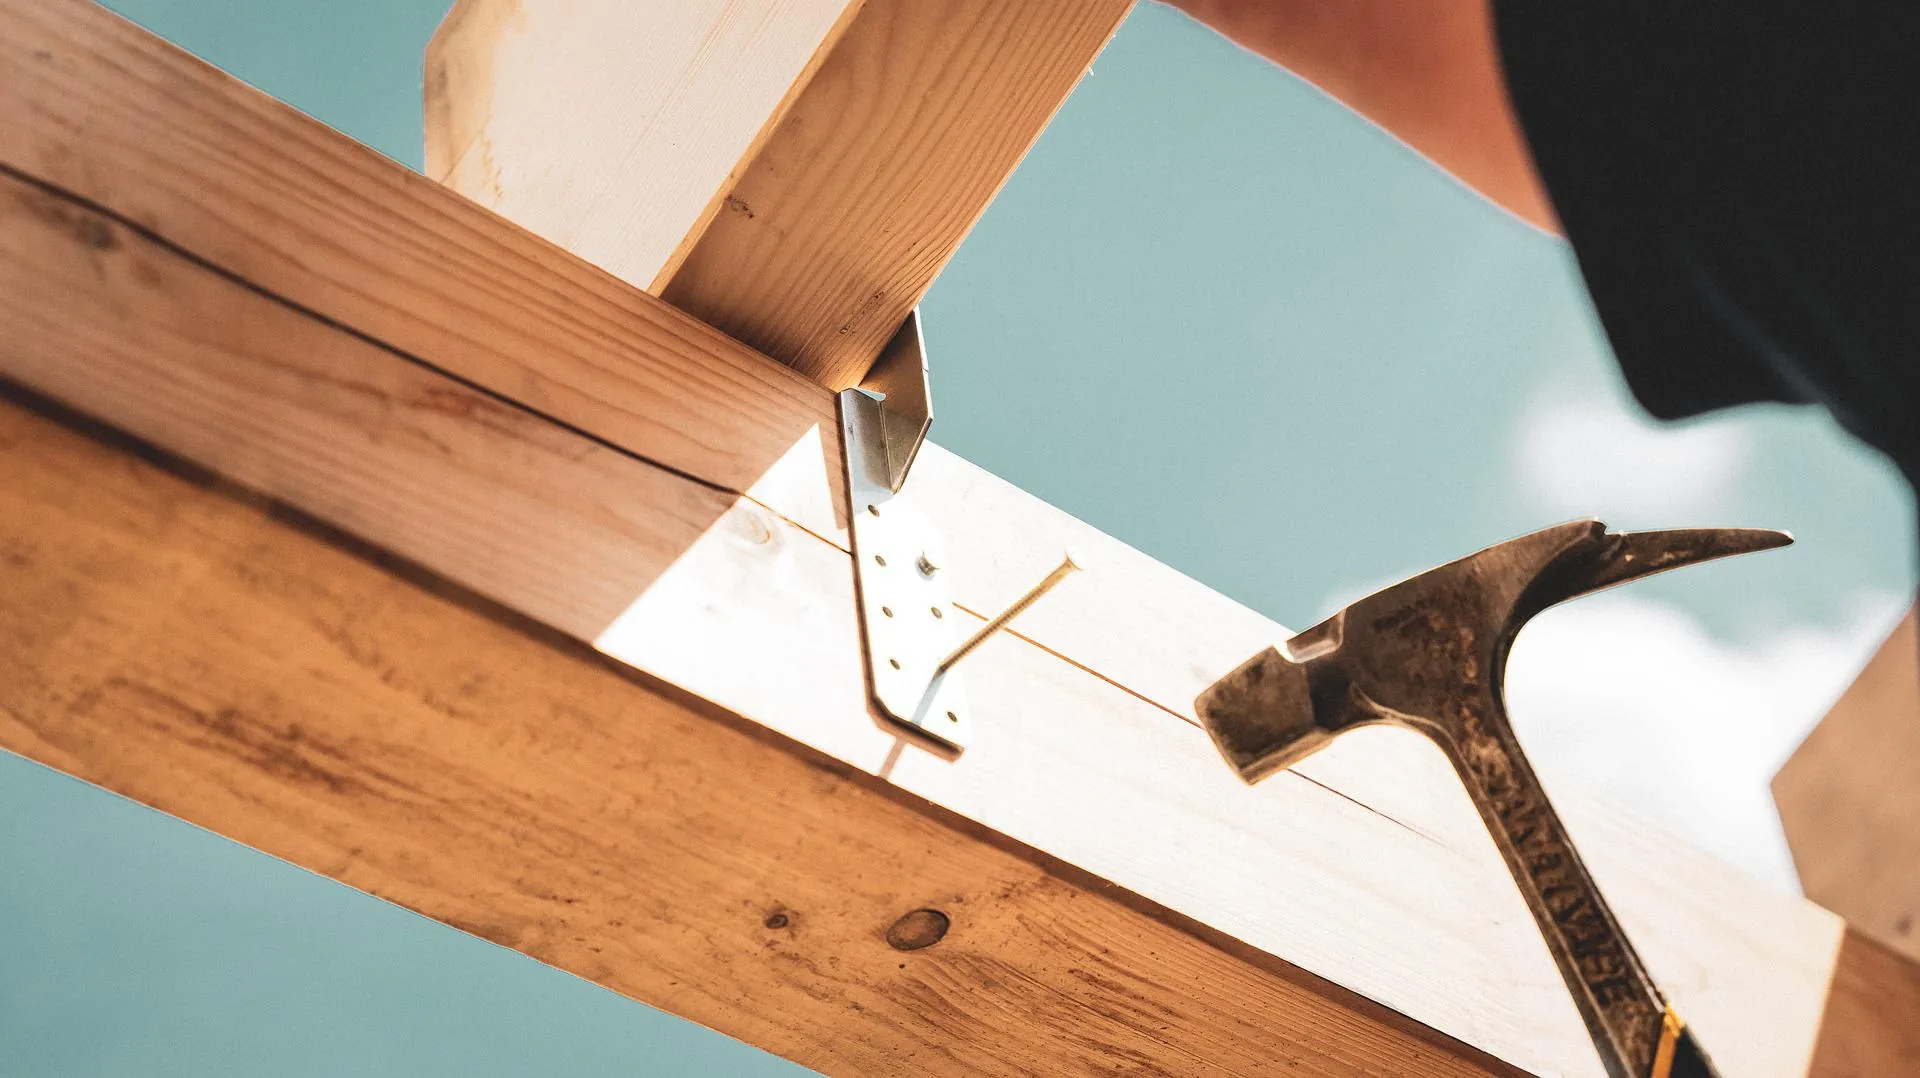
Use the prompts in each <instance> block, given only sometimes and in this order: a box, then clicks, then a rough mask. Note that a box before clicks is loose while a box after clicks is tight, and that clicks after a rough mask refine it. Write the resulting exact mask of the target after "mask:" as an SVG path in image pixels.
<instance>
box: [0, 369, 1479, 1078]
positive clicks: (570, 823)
mask: <svg viewBox="0 0 1920 1078" xmlns="http://www.w3.org/2000/svg"><path fill="white" fill-rule="evenodd" d="M0 552H4V558H5V560H4V563H0V564H4V570H3V571H0V579H3V580H4V581H5V586H4V587H0V641H4V644H5V646H4V647H0V746H5V747H6V748H8V749H11V750H13V751H15V752H19V753H22V754H24V755H26V756H28V757H30V758H32V759H35V760H38V761H40V762H42V763H44V764H47V765H49V766H52V767H57V768H59V769H60V770H62V771H66V772H68V773H70V774H73V775H77V776H79V777H81V778H84V779H87V780H89V781H92V782H95V783H99V784H101V785H103V786H105V787H107V788H109V789H112V790H115V791H118V792H120V793H122V794H125V795H126V796H128V797H131V798H134V799H135V800H138V801H141V802H143V803H145V804H148V805H151V806H153V807H155V808H158V809H161V810H162V811H165V812H169V813H172V814H174V815H176V816H179V817H181V818H183V819H185V820H188V821H190V822H192V823H195V824H199V825H201V826H203V827H207V828H210V829H212V830H214V831H217V832H220V833H221V834H224V835H227V836H229V837H231V838H234V839H237V840H239V841H241V842H245V843H247V844H249V845H251V846H254V847H256V848H259V849H262V850H265V851H266V852H268V853H271V854H274V855H276V856H279V857H283V858H286V859H287V860H289V861H292V862H294V863H295V864H298V865H302V866H304V867H306V868H309V869H312V870H314V871H315V872H319V873H322V874H324V875H327V876H330V877H332V878H334V879H337V880H340V881H341V882H343V883H346V884H349V885H351V886H354V887H357V888H360V889H362V890H364V891H367V892H369V893H371V894H373V895H377V896H379V897H381V898H385V899H388V900H390V901H393V902H398V903H400V904H401V905H403V906H406V907H408V908H410V909H413V910H416V911H418V912H420V913H423V914H425V915H427V916H429V917H432V918H435V919H436V920H440V921H445V922H446V923H448V924H451V925H454V926H455V927H458V928H461V929H464V930H466V931H469V932H472V933H474V934H476V935H479V936H482V937H485V938H486V939H489V940H492V941H493V942H495V943H498V944H501V945H502V946H506V947H511V948H514V949H515V950H518V951H522V952H525V953H526V954H529V955H531V956H533V957H535V958H538V959H540V960H542V961H545V962H549V963H552V964H554V965H556V966H559V967H561V968H563V969H566V970H570V971H572V972H574V973H577V974H579V975H581V976H583V977H587V978H589V979H591V980H594V981H597V982H599V983H600V984H603V985H605V986H606V987H608V988H611V989H614V990H615V991H619V992H622V993H625V994H627V995H629V996H632V997H634V998H636V999H641V1000H645V1001H647V1002H650V1003H653V1004H655V1005H657V1006H660V1007H664V1008H666V1009H668V1010H671V1011H673V1012H675V1013H677V1014H681V1015H684V1016H686V1017H688V1018H692V1019H694V1020H695V1021H699V1022H702V1023H704V1024H706V1025H708V1026H711V1027H713V1028H715V1029H718V1030H720V1031H722V1032H724V1033H728V1034H731V1035H732V1036H735V1037H738V1038H741V1039H742V1040H746V1041H749V1042H752V1043H754V1044H757V1045H760V1046H761V1047H764V1048H766V1049H768V1050H770V1051H773V1052H776V1053H779V1054H780V1055H783V1056H786V1057H788V1058H790V1059H793V1060H795V1061H797V1062H800V1063H804V1064H806V1065H808V1066H810V1067H815V1068H818V1069H821V1070H823V1071H825V1072H827V1073H834V1074H902V1073H909V1072H911V1073H916V1074H980V1073H987V1074H1012V1073H1022V1074H1069V1073H1084V1072H1086V1071H1088V1070H1090V1069H1093V1070H1118V1069H1128V1068H1130V1069H1136V1070H1142V1071H1145V1072H1148V1073H1208V1074H1246V1073H1254V1072H1260V1071H1264V1070H1266V1069H1270V1068H1275V1067H1284V1068H1288V1071H1289V1073H1295V1074H1313V1075H1361V1074H1378V1073H1382V1072H1383V1071H1384V1072H1387V1073H1394V1074H1422V1075H1450V1076H1464V1075H1481V1074H1489V1073H1505V1072H1506V1069H1505V1068H1503V1067H1500V1066H1498V1065H1497V1064H1493V1063H1492V1062H1491V1061H1489V1060H1487V1059H1485V1057H1482V1056H1480V1055H1479V1054H1478V1053H1475V1052H1472V1051H1470V1050H1462V1049H1460V1048H1459V1047H1458V1046H1452V1047H1449V1046H1447V1045H1446V1044H1445V1043H1444V1041H1443V1039H1441V1038H1438V1037H1437V1036H1435V1035H1434V1034H1432V1033H1431V1032H1428V1031H1422V1030H1418V1029H1413V1028H1410V1023H1406V1022H1405V1021H1404V1020H1401V1019H1398V1018H1397V1016H1394V1015H1392V1014H1391V1013H1390V1012H1387V1011H1385V1010H1384V1008H1380V1007H1378V1006H1373V1005H1369V1004H1367V1003H1365V1002H1364V1001H1360V1000H1357V999H1353V998H1351V997H1346V996H1343V994H1342V993H1339V992H1338V991H1330V990H1329V988H1328V986H1326V985H1324V984H1318V983H1316V982H1315V980H1314V979H1313V978H1311V977H1307V976H1305V975H1303V974H1301V973H1299V971H1297V970H1291V969H1289V968H1287V967H1286V966H1285V965H1284V964H1283V963H1270V962H1249V961H1246V960H1244V958H1243V957H1242V956H1237V955H1235V954H1233V953H1231V952H1229V951H1227V950H1223V949H1221V948H1219V947H1217V946H1215V945H1213V944H1212V943H1209V942H1207V941H1206V940H1205V939H1204V938H1202V937H1200V936H1196V935H1195V934H1194V933H1193V932H1190V931H1188V930H1186V929H1184V928H1182V927H1179V926H1178V925H1177V919H1174V918H1169V917H1167V916H1166V915H1165V913H1164V912H1163V911H1157V910H1153V909H1150V908H1139V907H1138V906H1137V905H1135V904H1130V902H1129V900H1128V899H1127V896H1124V895H1119V894H1116V893H1113V892H1111V891H1110V890H1108V889H1105V888H1101V887H1098V886H1089V884H1088V881H1086V880H1084V879H1083V878H1080V877H1078V876H1077V875H1075V874H1074V873H1072V872H1071V870H1069V869H1065V868H1064V867H1063V866H1059V865H1057V864H1054V863H1052V862H1050V861H1049V860H1048V859H1047V858H1045V857H1042V856H1039V855H1038V854H1036V853H1035V852H1034V851H1031V850H1021V849H1018V848H1008V847H1007V846H1006V845H1005V844H1002V843H998V842H996V841H995V840H994V837H993V836H992V835H990V834H987V833H983V832H981V831H979V830H978V829H972V828H966V827H962V826H956V825H955V822H954V821H952V820H951V819H947V818H943V817H942V816H940V815H939V814H937V813H934V814H929V813H927V812H926V811H924V809H923V808H920V807H916V806H913V805H910V804H906V803H903V801H902V800H901V799H900V798H898V797H897V795H894V794H892V793H891V792H890V791H889V790H888V789H887V788H886V787H885V785H884V784H882V783H879V782H877V781H875V780H872V779H869V778H866V777H864V776H861V775H859V774H857V773H851V772H849V771H848V770H847V769H846V768H844V767H842V766H839V765H837V764H836V763H835V762H834V761H832V760H830V759H828V758H827V757H824V756H821V755H819V754H817V753H809V752H796V751H794V749H793V747H792V746H790V745H781V744H775V743H773V741H771V740H770V739H769V738H767V737H766V736H765V734H764V733H763V732H760V731H759V728H758V727H755V726H753V725H752V724H743V723H741V722H739V721H738V720H729V719H727V718H726V717H724V716H721V715H718V714H716V713H715V712H714V710H713V709H711V708H707V707H703V706H701V705H700V704H699V703H698V702H697V701H692V700H690V699H688V698H686V697H685V696H684V695H682V694H677V693H674V692H671V691H668V690H665V689H663V688H662V687H660V686H658V685H654V684H650V683H647V682H644V681H635V680H633V679H632V678H630V677H623V676H621V675H620V673H618V672H617V671H616V669H615V668H614V667H613V666H612V664H609V663H607V662H606V661H604V660H598V659H597V657H596V656H594V655H593V654H592V653H591V652H590V651H589V650H587V649H585V648H582V647H579V646H577V645H571V644H570V643H568V642H565V641H563V640H560V639H558V638H556V637H555V636H554V634H552V633H550V632H541V631H539V630H537V629H534V628H532V627H531V626H529V625H527V624H526V623H524V621H522V620H520V619H516V618H514V617H512V616H511V615H508V614H506V613H505V612H504V611H501V610H499V609H498V608H489V605H488V604H485V603H483V602H480V601H478V600H476V599H474V598H472V597H471V596H466V595H462V594H460V593H458V592H457V591H449V589H447V588H445V587H444V586H441V587H437V588H436V587H434V586H433V585H432V584H431V583H430V582H421V581H419V580H418V574H412V575H413V576H414V578H415V579H414V580H413V581H409V580H408V579H403V577H402V576H397V575H395V574H394V573H392V572H390V571H388V569H389V568H390V566H383V565H382V564H379V562H380V561H381V559H379V558H378V556H377V555H369V554H368V553H366V552H364V551H362V552H358V553H356V552H354V551H353V550H351V549H350V548H343V547H342V546H341V545H340V544H339V543H338V542H330V541H327V540H325V539H323V538H321V537H318V536H317V535H316V534H315V533H314V531H313V529H312V528H310V527H306V526H303V525H302V524H300V523H299V522H297V521H290V520H288V519H286V518H285V516H284V514H278V515H276V514H274V513H273V512H272V511H271V507H269V506H264V505H259V504H248V503H247V502H245V501H244V500H242V499H239V498H235V497H232V496H230V494H229V493H223V492H222V491H220V490H219V489H217V488H209V487H208V486H207V485H206V484H205V482H204V481H195V479H194V478H193V477H191V476H190V475H188V476H183V475H182V474H180V473H179V472H177V471H170V470H168V469H166V468H163V467H161V466H159V465H157V464H155V463H149V462H145V461H137V460H134V459H132V458H130V457H129V456H128V455H127V454H126V452H125V450H124V449H123V448H117V447H115V446H113V445H111V444H102V443H101V442H99V441H95V440H92V439H89V438H86V437H83V436H81V435H80V434H78V433H75V432H74V431H72V430H70V429H67V428H65V427H63V426H61V425H60V424H57V423H55V422H53V421H52V420H50V419H48V418H44V417H42V416H38V415H34V414H31V413H29V412H26V411H23V410H22V409H21V408H19V407H18V406H17V405H14V404H8V403H5V402H0ZM423 583H424V585H425V586H423ZM928 909H930V910H934V911H936V912H937V914H938V915H939V917H938V918H934V917H932V916H929V915H922V916H920V917H918V918H914V917H912V916H911V915H912V914H913V913H914V912H915V911H917V910H928ZM942 919H943V920H944V932H941V933H940V934H939V937H938V938H937V940H936V938H935V933H936V932H937V931H938V930H939V929H938V926H940V925H941V924H942ZM928 926H934V927H928ZM915 933H918V934H917V935H916V934H915Z"/></svg>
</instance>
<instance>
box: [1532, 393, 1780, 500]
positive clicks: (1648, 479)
mask: <svg viewBox="0 0 1920 1078" xmlns="http://www.w3.org/2000/svg"><path fill="white" fill-rule="evenodd" d="M1750 442H1751V439H1750V437H1749V432H1748V430H1747V429H1746V426H1745V424H1743V423H1742V422H1741V421H1740V420H1738V419H1711V420H1705V421H1700V422H1694V423H1689V424H1686V425H1684V426H1670V425H1665V424H1659V423H1656V422H1655V421H1653V420H1651V419H1648V418H1646V417H1644V416H1641V415H1638V414H1636V413H1634V412H1632V411H1629V410H1628V407H1627V406H1626V405H1625V404H1623V403H1622V402H1620V401H1619V400H1617V399H1615V398H1613V397H1612V396H1610V395H1601V394H1594V395H1593V396H1592V397H1591V398H1589V399H1584V400H1567V399H1564V398H1556V397H1552V396H1549V397H1544V398H1541V399H1539V400H1536V401H1535V402H1534V403H1533V404H1532V405H1530V406H1529V407H1528V408H1527V410H1526V412H1525V413H1524V414H1523V415H1522V416H1521V419H1520V427H1519V431H1518V436H1517V443H1518V444H1517V445H1516V446H1515V454H1514V461H1515V465H1516V467H1517V468H1518V469H1519V473H1520V475H1519V478H1520V481H1521V483H1522V485H1523V487H1524V488H1525V489H1526V490H1527V492H1528V493H1530V494H1532V495H1533V496H1534V497H1537V498H1539V499H1540V500H1541V501H1542V502H1543V503H1545V505H1546V506H1547V507H1548V508H1549V509H1551V510H1552V511H1553V512H1556V513H1560V514H1563V515H1565V516H1572V517H1585V516H1598V517H1601V518H1603V519H1604V518H1606V517H1608V516H1609V515H1613V516H1624V517H1627V518H1630V519H1632V518H1640V517H1673V516H1679V515H1684V516H1698V515H1699V514H1701V513H1702V512H1703V511H1707V510H1710V509H1712V508H1714V507H1715V504H1716V503H1717V502H1719V501H1720V500H1722V499H1723V498H1724V496H1725V495H1726V494H1727V493H1729V492H1730V489H1731V487H1732V484H1733V483H1734V481H1735V480H1736V479H1738V477H1739V474H1740V471H1741V469H1742V468H1743V467H1744V466H1745V464H1746V462H1747V458H1748V456H1749V455H1750V449H1751V445H1750Z"/></svg>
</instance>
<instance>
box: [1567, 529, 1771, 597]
mask: <svg viewBox="0 0 1920 1078" xmlns="http://www.w3.org/2000/svg"><path fill="white" fill-rule="evenodd" d="M1792 542H1793V536H1791V535H1789V534H1787V533H1786V532H1783V531H1774V530H1773V529H1771V528H1670V529H1666V530H1663V531H1649V532H1616V533H1611V534H1608V535H1605V536H1603V537H1602V538H1601V545H1600V547H1599V548H1598V549H1597V550H1596V551H1595V552H1594V553H1593V554H1592V555H1589V556H1588V557H1586V558H1582V559H1578V560H1576V561H1575V562H1574V563H1573V564H1572V565H1569V566H1568V567H1567V572H1566V574H1565V575H1564V576H1563V575H1560V574H1550V575H1549V577H1548V579H1549V580H1550V581H1551V584H1550V585H1547V586H1549V587H1550V588H1551V594H1542V595H1541V596H1540V598H1541V599H1542V600H1544V601H1542V602H1540V603H1539V605H1540V606H1542V607H1545V606H1551V605H1553V604H1554V603H1558V602H1562V601H1564V600H1567V599H1572V598H1575V597H1577V596H1581V595H1586V594H1588V593H1590V592H1596V591H1601V590H1603V589H1606V588H1611V587H1613V586H1614V585H1616V584H1624V583H1626V582H1627V581H1629V580H1638V579H1640V578H1641V577H1643V576H1652V575H1653V574H1655V573H1664V572H1666V571H1667V570H1669V569H1678V568H1680V567H1681V566H1683V565H1694V564H1697V563H1699V562H1703V561H1713V560H1715V559H1717V558H1730V557H1733V556H1734V555H1736V554H1751V553H1754V552H1756V551H1761V550H1772V549H1774V548H1776V547H1783V546H1787V545H1788V544H1790V543H1792ZM1543 584H1546V582H1545V581H1543Z"/></svg>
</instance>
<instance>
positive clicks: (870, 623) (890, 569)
mask: <svg viewBox="0 0 1920 1078" xmlns="http://www.w3.org/2000/svg"><path fill="white" fill-rule="evenodd" d="M875 394H879V395H881V397H880V398H879V399H876V396H875ZM932 423H933V407H932V401H931V398H930V397H929V395H928V392H927V361H926V350H925V347H924V345H923V343H922V340H921V336H920V313H919V311H917V310H916V311H914V312H913V313H912V314H910V315H908V316H907V321H906V323H905V324H904V325H902V326H901V327H900V331H899V332H898V333H896V334H894V336H893V339H892V340H891V341H889V342H887V346H886V348H885V349H884V350H883V351H882V352H881V353H880V358H879V359H877V360H876V361H875V362H874V365H873V369H872V370H871V371H870V372H868V375H867V379H866V381H865V382H864V383H862V387H861V388H860V389H849V390H845V391H843V392H842V393H841V394H840V440H841V445H842V447H843V448H844V452H845V457H846V471H847V501H848V505H847V520H848V532H849V533H850V534H851V536H852V538H853V559H854V560H853V565H854V570H853V578H854V586H855V591H856V592H857V599H856V601H857V603H858V605H859V608H860V630H861V636H862V641H863V643H864V645H865V651H866V660H867V662H866V666H867V687H868V690H869V694H870V695H871V696H872V698H873V701H874V703H875V704H876V705H878V707H879V708H880V711H881V713H882V714H884V715H885V716H886V717H887V718H888V719H889V720H891V721H892V722H894V723H896V724H898V725H900V726H902V727H905V728H906V729H908V730H910V731H912V732H914V733H916V734H918V735H920V736H922V737H924V738H927V739H929V740H931V741H933V742H934V743H935V744H937V745H939V746H940V747H942V748H944V749H946V750H948V751H951V752H960V751H962V750H964V749H965V748H966V747H967V742H968V740H969V735H970V732H971V728H972V723H971V720H970V718H969V716H968V713H967V699H966V692H965V689H964V687H963V685H962V684H961V681H960V678H959V676H958V675H957V674H956V673H955V672H954V671H952V670H951V669H950V668H949V669H946V670H944V671H943V670H942V662H943V660H945V659H946V658H947V656H948V652H949V651H950V650H951V649H952V646H953V643H954V641H955V639H956V637H958V635H959V631H960V628H961V619H960V618H959V617H958V616H957V613H958V612H957V611H956V610H955V609H954V607H953V604H952V602H951V600H950V599H949V597H948V594H947V586H946V578H945V575H944V573H945V570H944V565H945V558H944V556H943V554H942V551H941V549H940V537H939V534H938V533H937V532H936V531H935V530H934V529H933V527H932V525H931V524H930V523H929V522H928V521H927V519H926V518H925V517H924V516H923V515H922V514H920V513H919V512H917V511H916V510H915V507H914V504H913V499H912V496H911V495H910V494H907V493H903V491H904V488H905V486H906V481H907V474H908V472H909V470H910V469H911V468H912V467H913V461H914V458H915V457H916V456H917V455H918V454H919V452H920V446H921V445H922V444H923V443H924V442H925V441H926V437H927V428H928V427H929V426H931V425H932Z"/></svg>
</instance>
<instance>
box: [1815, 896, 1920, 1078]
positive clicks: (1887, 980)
mask: <svg viewBox="0 0 1920 1078" xmlns="http://www.w3.org/2000/svg"><path fill="white" fill-rule="evenodd" d="M1808 1073H1809V1074H1810V1075H1812V1076H1813V1078H1892V1076H1893V1075H1899V1074H1920V965H1915V964H1913V963H1912V962H1909V961H1907V960H1906V959H1904V958H1902V957H1901V956H1899V955H1897V954H1894V953H1893V952H1892V951H1889V950H1887V949H1886V948H1884V947H1882V946H1880V945H1879V944H1878V943H1875V942H1874V941H1873V940H1871V939H1869V938H1867V937H1866V936H1864V935H1862V934H1860V933H1859V932H1856V931H1853V930H1851V929H1849V930H1848V932H1847V935H1846V939H1845V940H1843V941H1842V942H1841V944H1840V958H1839V960H1838V962H1837V963H1836V964H1835V966H1834V971H1833V991H1832V994H1831V995H1830V996H1829V998H1828V1001H1827V1014H1826V1017H1825V1019H1823V1020H1822V1022H1821V1026H1820V1044H1819V1046H1818V1047H1817V1048H1816V1049H1815V1050H1814V1053H1813V1066H1812V1068H1811V1069H1810V1070H1809V1071H1808Z"/></svg>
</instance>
